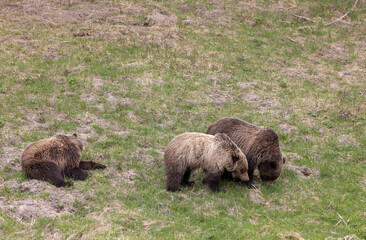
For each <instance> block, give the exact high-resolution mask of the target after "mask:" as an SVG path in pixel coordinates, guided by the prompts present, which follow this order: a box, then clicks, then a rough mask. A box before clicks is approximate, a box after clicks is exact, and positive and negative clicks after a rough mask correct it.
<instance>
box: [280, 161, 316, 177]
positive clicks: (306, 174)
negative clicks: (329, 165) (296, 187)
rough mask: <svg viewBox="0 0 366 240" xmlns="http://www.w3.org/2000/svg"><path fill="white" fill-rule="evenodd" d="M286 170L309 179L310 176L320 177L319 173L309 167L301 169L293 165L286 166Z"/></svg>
mask: <svg viewBox="0 0 366 240" xmlns="http://www.w3.org/2000/svg"><path fill="white" fill-rule="evenodd" d="M284 168H285V169H287V170H289V171H293V172H296V173H297V174H298V175H299V176H301V177H309V176H310V175H314V176H319V171H318V170H316V169H310V168H308V167H299V166H295V165H291V164H285V165H284Z"/></svg>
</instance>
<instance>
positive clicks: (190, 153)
mask: <svg viewBox="0 0 366 240" xmlns="http://www.w3.org/2000/svg"><path fill="white" fill-rule="evenodd" d="M164 152H165V154H164V162H165V167H166V176H167V180H166V183H167V190H168V191H172V192H174V191H177V190H179V188H178V186H179V184H181V185H185V186H187V185H188V186H191V185H192V184H193V182H189V176H190V174H191V172H192V171H193V170H195V169H198V168H202V169H203V171H204V172H205V177H204V179H203V181H202V182H203V184H207V185H209V187H210V188H211V190H212V191H214V192H218V191H220V190H219V182H220V178H221V175H222V174H223V173H224V171H225V170H226V171H228V172H230V173H231V174H232V177H233V178H240V179H241V180H242V181H248V180H249V178H248V162H247V159H246V157H245V155H244V154H243V153H242V151H241V150H240V149H239V148H238V146H236V144H235V143H234V142H233V141H231V139H230V138H229V137H228V136H227V135H226V134H221V133H219V134H216V135H215V136H212V135H208V134H203V133H183V134H181V135H178V136H176V137H175V138H174V139H173V140H172V141H171V142H170V143H169V145H168V146H167V147H166V149H165V151H164Z"/></svg>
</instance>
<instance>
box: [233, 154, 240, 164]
mask: <svg viewBox="0 0 366 240" xmlns="http://www.w3.org/2000/svg"><path fill="white" fill-rule="evenodd" d="M232 158H233V163H236V162H237V161H239V157H238V156H236V155H233V156H232Z"/></svg>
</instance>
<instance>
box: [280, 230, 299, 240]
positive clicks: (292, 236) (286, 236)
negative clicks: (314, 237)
mask: <svg viewBox="0 0 366 240" xmlns="http://www.w3.org/2000/svg"><path fill="white" fill-rule="evenodd" d="M278 236H279V237H280V238H281V239H283V240H288V239H290V240H305V239H304V238H302V237H301V235H300V234H299V233H297V232H290V233H281V234H278Z"/></svg>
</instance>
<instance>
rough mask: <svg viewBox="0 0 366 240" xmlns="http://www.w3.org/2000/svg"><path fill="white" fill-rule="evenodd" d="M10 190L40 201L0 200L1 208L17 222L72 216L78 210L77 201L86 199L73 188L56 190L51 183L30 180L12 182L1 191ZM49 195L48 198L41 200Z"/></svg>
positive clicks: (0, 187) (4, 185)
mask: <svg viewBox="0 0 366 240" xmlns="http://www.w3.org/2000/svg"><path fill="white" fill-rule="evenodd" d="M5 187H7V188H9V189H11V190H12V191H15V192H22V193H26V194H27V195H30V196H34V197H38V199H24V200H16V201H7V200H6V198H0V203H1V204H0V207H1V208H2V210H3V211H4V212H5V213H6V214H7V215H8V216H10V217H13V218H15V219H17V220H28V219H33V218H38V217H45V218H55V217H59V216H62V215H72V214H73V213H74V212H75V211H76V209H75V207H74V204H75V201H78V202H84V201H85V197H84V195H83V194H81V193H80V192H79V191H77V190H75V189H71V188H56V187H54V186H52V185H51V184H49V183H46V182H43V181H38V180H28V181H24V182H16V181H15V180H10V181H7V182H4V183H3V184H1V185H0V189H3V188H5ZM45 193H46V194H47V195H48V196H47V197H46V198H42V199H39V197H41V196H44V195H45Z"/></svg>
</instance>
